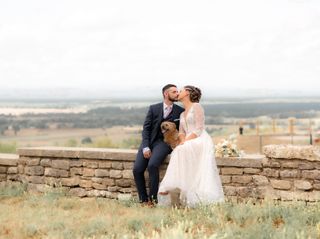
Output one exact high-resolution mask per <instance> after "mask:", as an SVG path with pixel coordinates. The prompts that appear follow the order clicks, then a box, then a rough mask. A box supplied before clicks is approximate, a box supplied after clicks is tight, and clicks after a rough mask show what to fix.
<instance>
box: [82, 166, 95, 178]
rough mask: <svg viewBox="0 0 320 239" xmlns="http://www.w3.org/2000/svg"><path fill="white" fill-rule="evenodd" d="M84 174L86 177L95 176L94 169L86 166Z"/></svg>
mask: <svg viewBox="0 0 320 239" xmlns="http://www.w3.org/2000/svg"><path fill="white" fill-rule="evenodd" d="M82 175H83V176H84V177H93V176H94V169H92V168H84V169H83V171H82Z"/></svg>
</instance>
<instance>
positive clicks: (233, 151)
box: [215, 134, 243, 157]
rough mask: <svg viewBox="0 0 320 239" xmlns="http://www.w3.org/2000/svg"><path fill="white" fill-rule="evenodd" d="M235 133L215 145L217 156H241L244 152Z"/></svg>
mask: <svg viewBox="0 0 320 239" xmlns="http://www.w3.org/2000/svg"><path fill="white" fill-rule="evenodd" d="M236 142H237V140H236V136H235V134H233V135H230V136H229V138H228V140H226V139H222V140H221V141H220V142H219V143H218V144H217V145H216V147H215V156H216V157H239V156H240V155H241V154H243V152H240V151H239V150H238V148H237V144H236Z"/></svg>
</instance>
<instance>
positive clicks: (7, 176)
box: [0, 154, 19, 182]
mask: <svg viewBox="0 0 320 239" xmlns="http://www.w3.org/2000/svg"><path fill="white" fill-rule="evenodd" d="M18 158H19V156H18V155H15V154H0V182H1V181H11V180H12V181H15V180H18Z"/></svg>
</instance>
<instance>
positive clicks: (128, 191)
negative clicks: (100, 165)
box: [118, 188, 132, 195]
mask: <svg viewBox="0 0 320 239" xmlns="http://www.w3.org/2000/svg"><path fill="white" fill-rule="evenodd" d="M118 191H119V192H121V193H125V194H129V193H131V192H132V188H119V190H118ZM118 195H119V194H118Z"/></svg>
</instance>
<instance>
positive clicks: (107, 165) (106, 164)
mask: <svg viewBox="0 0 320 239" xmlns="http://www.w3.org/2000/svg"><path fill="white" fill-rule="evenodd" d="M99 168H111V162H99Z"/></svg>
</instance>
